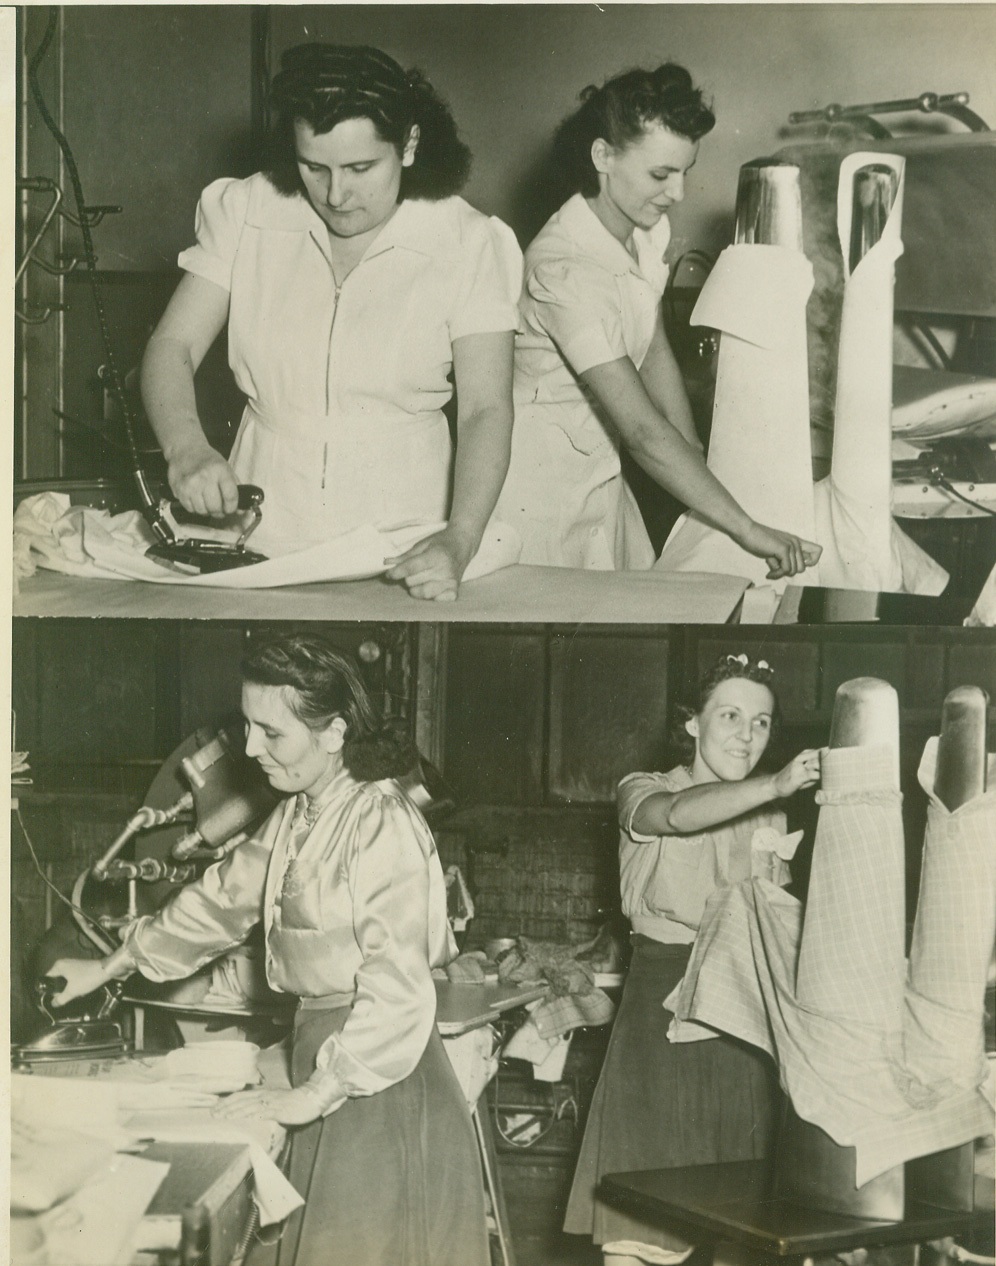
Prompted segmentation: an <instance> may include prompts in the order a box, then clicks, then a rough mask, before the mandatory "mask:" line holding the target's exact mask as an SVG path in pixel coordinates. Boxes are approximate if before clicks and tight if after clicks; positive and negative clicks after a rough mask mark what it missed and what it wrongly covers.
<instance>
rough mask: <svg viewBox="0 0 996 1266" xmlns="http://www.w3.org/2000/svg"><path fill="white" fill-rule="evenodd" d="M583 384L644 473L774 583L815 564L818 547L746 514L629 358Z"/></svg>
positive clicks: (598, 370) (592, 373) (586, 376)
mask: <svg viewBox="0 0 996 1266" xmlns="http://www.w3.org/2000/svg"><path fill="white" fill-rule="evenodd" d="M581 381H582V382H583V383H584V385H585V386H586V387H587V388H588V390H589V391H590V392H591V394H592V396H593V397H594V398H595V400H596V402H597V403H598V406H599V408H600V409H601V410H602V412H603V413H604V414H605V416H606V417H608V418H609V419H610V420H611V421H612V423H613V424H614V425H615V427H616V428H617V429H618V431H619V434H620V436H621V438H622V440H623V443H624V444H625V445H626V447H627V448H628V449H629V451H630V453H631V454H632V456H633V459H634V460H635V461H636V462H637V463H638V464H639V465H640V466H642V467H643V469H644V470H645V471H646V472H647V474H648V475H650V477H651V478H652V479H653V480H654V481H655V482H656V483H658V484H660V486H661V487H662V488H666V489H667V491H668V492H671V493H673V494H674V495H675V496H676V497H678V498H680V499H681V500H682V501H683V502H684V503H685V504H686V505H687V506H688V507H689V508H690V509H692V510H695V511H696V512H697V513H698V514H700V515H701V516H702V518H703V519H705V520H706V522H708V523H710V524H712V525H713V526H714V527H717V528H719V529H720V530H721V531H723V532H726V533H727V535H729V536H730V537H732V538H733V540H734V541H736V542H737V544H738V545H740V546H742V547H743V549H745V550H746V551H747V552H748V553H749V554H754V555H756V556H757V557H758V558H764V559H765V560H766V561H767V563H768V566H769V567H770V569H771V570H770V571H769V573H768V575H769V577H770V578H771V579H772V580H776V579H778V578H779V577H781V576H795V575H798V574H799V573H800V572H802V571H805V569H806V567H809V566H812V565H813V563H815V562H816V561H817V560H818V558H819V556H820V553H821V551H820V547H819V546H818V545H814V544H812V543H811V542H809V541H803V540H801V539H800V538H799V537H797V536H793V535H792V534H791V533H789V532H779V531H777V530H776V529H774V528H769V527H765V526H764V525H763V524H761V523H757V522H755V521H754V520H753V519H752V518H750V516H749V515H748V514H746V513H745V512H744V510H743V509H742V508H741V507H740V506H739V505H738V504H737V502H736V501H735V500H734V499H733V497H731V496H730V494H729V493H728V492H727V491H726V489H725V488H724V487H723V485H722V484H721V483H720V482H719V480H718V479H717V478H716V477H715V475H713V474H712V472H711V471H710V470H709V468H708V467H707V466H706V464H705V461H704V459H703V457H702V452H701V450H700V449H697V448H695V447H693V445H691V444H690V443H689V442H688V440H686V439H685V437H684V436H683V435H682V434H681V432H680V431H679V430H678V429H677V428H676V427H675V426H674V425H672V423H671V422H670V421H669V420H668V419H667V418H666V417H664V416H663V415H662V414H661V412H660V411H659V410H658V409H657V407H656V406H655V405H654V403H653V401H652V400H651V398H650V396H649V395H648V393H647V389H646V387H645V386H644V383H643V381H642V379H641V378H640V375H639V373H638V372H637V369H636V366H635V365H634V364H633V362H632V361H631V360H630V359H629V357H628V356H623V357H621V358H620V359H619V360H614V361H609V362H607V363H606V364H604V365H596V366H594V367H593V368H592V369H589V370H586V371H585V372H584V373H583V374H582V375H581Z"/></svg>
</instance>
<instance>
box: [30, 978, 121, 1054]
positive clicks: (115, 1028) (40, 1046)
mask: <svg viewBox="0 0 996 1266" xmlns="http://www.w3.org/2000/svg"><path fill="white" fill-rule="evenodd" d="M62 983H64V982H60V981H59V980H58V979H57V978H55V977H46V978H45V979H44V980H39V981H38V984H37V986H36V988H37V991H38V997H37V1002H38V1009H39V1010H40V1011H41V1013H42V1015H44V1017H45V1019H46V1020H47V1021H48V1028H47V1029H45V1030H44V1031H43V1032H42V1033H39V1035H38V1036H37V1037H35V1038H32V1040H31V1041H29V1042H22V1043H21V1045H20V1046H14V1047H12V1048H11V1059H12V1062H13V1065H14V1067H15V1068H29V1067H32V1066H35V1065H38V1064H56V1063H65V1062H68V1061H70V1060H78V1059H116V1058H119V1057H121V1056H123V1055H127V1054H128V1053H129V1052H130V1051H131V1043H130V1042H129V1041H128V1040H127V1039H126V1038H125V1037H124V1034H123V1033H122V1032H121V1026H120V1025H119V1024H117V1023H116V1022H115V1021H114V1020H112V1019H111V1018H110V1017H111V1014H112V1013H113V1012H114V1010H115V1009H116V1008H117V1005H118V1002H119V1000H120V998H121V993H122V989H123V985H122V984H121V982H120V981H113V982H111V983H109V984H106V985H104V986H103V988H102V990H101V992H102V995H103V996H102V998H101V1002H100V1005H99V1006H98V1008H97V1012H96V1014H95V1015H91V1014H90V1012H89V1010H88V1011H86V1012H84V1014H83V1015H81V1016H78V1017H74V1018H72V1019H64V1020H60V1019H57V1018H56V1017H55V1016H54V1015H53V1014H52V1011H51V1010H50V1006H51V999H52V996H53V994H55V993H57V992H58V991H59V989H60V988H61V987H62Z"/></svg>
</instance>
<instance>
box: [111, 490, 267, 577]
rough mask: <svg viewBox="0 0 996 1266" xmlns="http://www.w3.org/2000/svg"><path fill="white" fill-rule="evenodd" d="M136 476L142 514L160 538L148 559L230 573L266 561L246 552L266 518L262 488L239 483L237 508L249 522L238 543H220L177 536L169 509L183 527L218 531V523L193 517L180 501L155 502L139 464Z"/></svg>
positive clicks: (202, 516)
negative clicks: (250, 541)
mask: <svg viewBox="0 0 996 1266" xmlns="http://www.w3.org/2000/svg"><path fill="white" fill-rule="evenodd" d="M134 474H135V479H136V482H137V484H138V490H139V494H140V495H141V497H142V502H143V506H142V514H143V515H144V517H145V521H146V522H147V523H148V525H149V527H151V528H152V531H153V532H154V534H155V536H156V538H157V539H156V543H155V544H154V545H150V546H149V548H148V549H147V550H146V551H145V552H146V554H147V556H148V557H149V558H155V559H159V560H160V561H161V562H166V563H171V564H173V565H174V566H176V567H180V568H182V569H183V570H185V571H194V572H199V573H202V572H215V571H227V570H228V569H229V568H232V567H248V566H250V565H251V564H253V563H263V562H265V561H266V555H265V554H259V553H257V552H256V551H255V550H251V549H246V541H247V540H248V539H249V537H250V536H251V535H252V533H253V532H255V530H256V528H257V527H258V526H259V524H260V522H261V520H262V518H263V511H262V510H261V509H260V507H261V505H262V502H263V490H262V488H257V487H256V485H255V484H239V506H238V508H239V510H240V511H243V512H248V516H249V517H248V522H247V523H246V525H245V526H244V527H243V529H242V531H241V533H240V535H239V537H238V539H237V540H236V541H234V542H228V541H218V540H211V539H206V538H204V537H198V536H195V535H192V536H186V537H184V536H178V535H177V533H176V531H175V530H174V528H173V526H172V524H171V523H170V520H169V518H168V517H167V510H168V513H169V515H170V516H172V519H173V522H174V523H176V524H178V525H180V526H187V527H207V528H209V527H215V528H216V527H217V521H216V520H213V519H211V518H210V517H208V516H207V515H198V514H191V513H190V512H189V511H188V510H185V509H184V508H183V506H182V505H181V504H180V502H179V501H175V500H173V501H170V500H168V499H166V498H162V499H160V500H159V501H156V499H155V498H154V497H153V496H152V493H151V492H150V490H149V488H148V485H147V484H146V481H145V472H144V471H142V470H141V469H139V468H138V466H137V465H136V467H135V471H134Z"/></svg>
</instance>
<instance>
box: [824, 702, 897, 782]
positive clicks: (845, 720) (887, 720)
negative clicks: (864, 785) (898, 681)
mask: <svg viewBox="0 0 996 1266" xmlns="http://www.w3.org/2000/svg"><path fill="white" fill-rule="evenodd" d="M829 746H830V747H831V748H837V747H884V748H888V749H889V751H890V752H892V753H893V756H894V764H895V769H894V773H895V782H896V786H897V787H898V786H899V696H898V695H897V694H896V691H895V689H894V688H893V687H892V686H890V685H889V683H888V682H887V681H880V680H879V679H878V678H877V677H855V678H853V679H852V680H851V681H845V682H843V684H842V685H840V686H838V687H837V694H836V697H835V699H834V705H833V720H832V721H831V723H830V741H829Z"/></svg>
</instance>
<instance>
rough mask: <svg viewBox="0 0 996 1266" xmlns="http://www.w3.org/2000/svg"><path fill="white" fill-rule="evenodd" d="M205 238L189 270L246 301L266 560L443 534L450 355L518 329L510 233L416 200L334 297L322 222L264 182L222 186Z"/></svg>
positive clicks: (211, 193)
mask: <svg viewBox="0 0 996 1266" xmlns="http://www.w3.org/2000/svg"><path fill="white" fill-rule="evenodd" d="M196 232H197V244H196V245H195V246H192V247H191V248H189V249H188V250H185V251H183V252H182V253H181V254H180V256H179V264H180V267H181V268H183V269H185V270H186V271H187V272H189V273H193V274H195V275H197V276H199V277H203V278H205V279H206V280H208V281H211V282H214V284H215V285H218V286H221V287H222V288H223V289H224V290H227V291H228V292H229V293H230V295H231V301H230V314H229V324H228V357H229V364H230V365H231V368H232V372H233V373H234V375H235V380H236V382H237V384H238V386H239V388H240V389H241V390H242V391H243V392H244V393H245V395H246V396H247V398H248V403H247V405H246V409H245V412H244V414H243V417H242V424H241V426H240V428H239V432H238V435H237V437H236V440H235V445H234V447H233V449H232V453H231V457H230V459H229V460H230V462H231V465H232V467H233V469H234V471H235V473H236V476H237V477H238V479H239V480H240V481H241V482H244V483H255V484H258V485H259V486H260V487H262V488H263V491H264V494H265V501H264V504H263V522H262V523H261V525H260V526H259V528H258V529H257V530H256V533H255V535H254V537H253V545H254V547H257V548H259V549H261V550H262V551H263V552H264V553H266V554H271V555H272V554H281V553H288V552H291V551H292V550H299V549H304V548H306V547H308V546H310V545H314V544H317V543H319V542H320V541H324V540H328V539H329V538H330V537H332V536H338V535H340V534H342V533H344V532H347V531H350V530H351V529H353V528H356V527H360V526H363V525H366V524H372V525H373V526H374V527H376V528H378V529H379V530H382V531H390V530H392V529H394V528H398V527H404V526H408V525H410V524H415V523H433V524H434V523H438V522H440V521H444V520H445V519H446V518H447V515H448V512H449V490H450V477H451V467H452V442H451V438H450V432H449V427H448V425H447V422H446V418H445V417H444V415H443V412H442V410H443V407H444V405H446V404H447V402H448V401H449V400H450V398H451V396H452V395H453V387H452V385H451V383H450V382H449V381H448V377H449V375H450V371H451V369H452V364H453V342H454V340H456V339H459V338H462V337H464V336H466V335H471V334H490V333H498V332H502V331H506V330H514V329H515V328H516V324H517V312H516V302H517V300H518V296H519V289H520V284H521V276H522V267H521V260H522V257H521V253H520V251H519V247H518V244H517V242H516V240H515V237H514V235H513V233H512V231H511V229H509V228H508V227H507V226H506V225H505V224H503V223H502V222H501V221H500V220H497V219H494V218H489V217H488V216H485V215H482V214H481V213H480V212H479V211H476V210H475V209H474V208H473V207H471V206H470V205H469V204H468V203H467V202H465V201H464V200H463V199H462V198H456V197H454V198H446V199H443V200H441V201H439V202H426V201H422V200H412V199H406V200H405V201H403V202H402V203H400V204H399V206H398V208H397V210H396V211H395V213H394V214H393V216H392V217H391V218H390V219H389V220H388V221H387V223H386V224H385V225H384V226H383V227H382V229H381V230H380V232H379V233H378V234H377V236H376V238H375V239H374V240H373V242H371V244H370V245H369V246H368V248H367V251H366V253H365V254H364V256H363V258H362V259H361V260H360V262H359V264H357V266H356V267H355V268H354V269H353V271H352V272H351V273H350V274H349V276H348V277H347V278H346V279H345V281H344V282H343V283H342V285H341V286H338V287H337V285H336V281H335V277H334V274H333V270H332V260H331V256H330V253H329V232H328V229H327V227H326V225H325V224H324V222H323V221H322V219H321V218H320V217H319V215H318V213H317V212H316V211H315V209H314V208H313V207H312V205H311V204H310V202H308V200H307V199H306V198H305V197H304V196H303V195H293V196H290V197H288V196H285V195H283V194H280V193H278V192H277V190H276V189H275V188H274V187H273V186H272V185H271V184H270V182H269V181H268V180H267V179H266V177H265V176H263V175H262V174H257V175H255V176H251V177H249V178H248V179H247V180H234V179H224V180H217V181H215V182H214V183H213V184H211V185H209V186H208V187H207V188H206V189H205V190H204V192H203V194H202V195H201V199H200V203H199V206H198V209H197V223H196Z"/></svg>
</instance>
